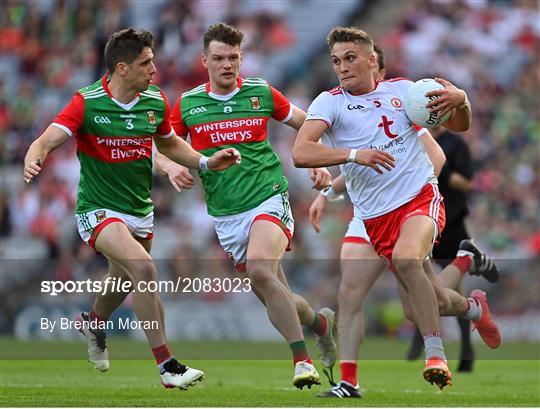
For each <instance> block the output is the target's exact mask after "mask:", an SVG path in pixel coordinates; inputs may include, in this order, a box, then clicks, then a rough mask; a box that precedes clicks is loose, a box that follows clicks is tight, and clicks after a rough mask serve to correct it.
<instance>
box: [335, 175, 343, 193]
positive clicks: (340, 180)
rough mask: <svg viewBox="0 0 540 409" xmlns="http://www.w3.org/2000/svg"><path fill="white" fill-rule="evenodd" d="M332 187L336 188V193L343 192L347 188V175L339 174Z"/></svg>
mask: <svg viewBox="0 0 540 409" xmlns="http://www.w3.org/2000/svg"><path fill="white" fill-rule="evenodd" d="M332 189H334V192H336V193H343V192H345V190H346V187H345V176H344V175H339V176H338V177H337V178H335V179H334V180H333V181H332Z"/></svg>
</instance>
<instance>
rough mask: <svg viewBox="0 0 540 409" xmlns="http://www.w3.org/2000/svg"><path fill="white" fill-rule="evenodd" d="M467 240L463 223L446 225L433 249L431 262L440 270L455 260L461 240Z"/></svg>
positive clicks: (467, 235)
mask: <svg viewBox="0 0 540 409" xmlns="http://www.w3.org/2000/svg"><path fill="white" fill-rule="evenodd" d="M468 238H470V237H469V234H468V233H467V229H466V228H465V223H463V221H462V222H461V223H458V224H454V225H446V227H445V228H444V230H443V232H442V235H441V238H440V240H439V244H438V245H436V246H435V247H434V248H433V260H434V261H435V262H436V263H437V264H438V265H439V266H441V267H442V268H444V267H446V266H447V265H448V264H450V263H451V262H452V261H453V260H454V259H455V258H456V253H457V251H458V249H459V243H461V240H463V239H468Z"/></svg>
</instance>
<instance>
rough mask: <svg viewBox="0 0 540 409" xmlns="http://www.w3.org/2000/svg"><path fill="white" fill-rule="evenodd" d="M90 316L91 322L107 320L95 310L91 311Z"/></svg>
mask: <svg viewBox="0 0 540 409" xmlns="http://www.w3.org/2000/svg"><path fill="white" fill-rule="evenodd" d="M89 318H90V321H91V322H92V321H97V322H107V320H106V319H105V318H101V317H100V316H99V315H97V314H96V312H95V311H94V310H92V311H90V314H89Z"/></svg>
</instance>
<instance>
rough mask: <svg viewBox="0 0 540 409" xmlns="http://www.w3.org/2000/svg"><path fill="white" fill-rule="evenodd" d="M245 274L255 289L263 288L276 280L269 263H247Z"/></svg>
mask: <svg viewBox="0 0 540 409" xmlns="http://www.w3.org/2000/svg"><path fill="white" fill-rule="evenodd" d="M246 273H247V275H248V277H249V278H250V280H251V283H252V284H253V285H254V286H255V287H256V288H260V287H265V286H267V285H268V284H270V283H273V282H274V281H275V280H277V278H276V277H275V276H274V275H273V274H272V270H271V268H270V266H269V263H267V262H265V261H251V262H250V261H248V262H247V264H246Z"/></svg>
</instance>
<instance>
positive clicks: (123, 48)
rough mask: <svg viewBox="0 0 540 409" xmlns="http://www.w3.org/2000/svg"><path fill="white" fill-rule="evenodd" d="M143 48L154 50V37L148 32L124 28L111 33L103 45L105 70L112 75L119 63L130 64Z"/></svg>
mask: <svg viewBox="0 0 540 409" xmlns="http://www.w3.org/2000/svg"><path fill="white" fill-rule="evenodd" d="M145 47H150V48H154V36H152V33H150V32H149V31H146V30H139V31H135V30H134V29H133V28H125V29H123V30H120V31H117V32H116V33H113V34H112V35H111V36H110V37H109V41H107V44H106V45H105V65H106V66H107V69H108V70H109V72H110V73H111V74H112V73H113V72H114V71H115V70H116V64H118V63H119V62H125V63H127V64H131V63H132V62H133V61H135V60H136V59H137V57H138V56H139V54H140V53H141V52H142V51H143V49H144V48H145Z"/></svg>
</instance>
